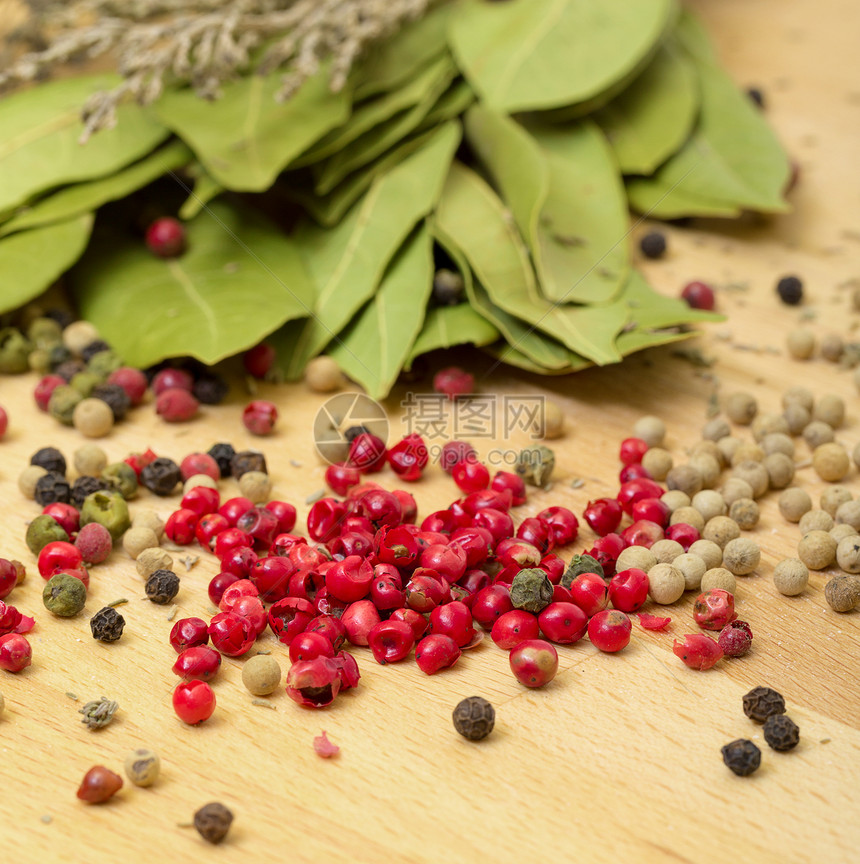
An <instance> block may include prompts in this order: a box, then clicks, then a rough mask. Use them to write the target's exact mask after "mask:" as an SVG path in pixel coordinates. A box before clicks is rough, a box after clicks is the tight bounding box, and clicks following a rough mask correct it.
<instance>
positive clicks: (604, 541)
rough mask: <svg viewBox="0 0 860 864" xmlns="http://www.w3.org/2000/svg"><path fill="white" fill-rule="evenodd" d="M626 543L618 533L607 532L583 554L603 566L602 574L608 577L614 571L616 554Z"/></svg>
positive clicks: (625, 546)
mask: <svg viewBox="0 0 860 864" xmlns="http://www.w3.org/2000/svg"><path fill="white" fill-rule="evenodd" d="M627 545H628V544H627V541H626V540H625V539H624V538H623V537H622V536H621V535H620V534H607V535H606V536H605V537H598V538H597V540H595V541H594V545H593V546H592V547H591V549H589V550H588V551H587V552H586V553H585V554H586V555H590V556H591V557H592V558H594V559H595V560H596V561H597V563H598V564H600V566H601V567H602V568H603V573H604V575H605V576H606V577H607V578H610V577H611V576H612V575H613V574H614V573H615V562H616V561H617V560H618V556H619V555H620V554H621V553H622V552H623V551H624V550H625V549H626V548H627Z"/></svg>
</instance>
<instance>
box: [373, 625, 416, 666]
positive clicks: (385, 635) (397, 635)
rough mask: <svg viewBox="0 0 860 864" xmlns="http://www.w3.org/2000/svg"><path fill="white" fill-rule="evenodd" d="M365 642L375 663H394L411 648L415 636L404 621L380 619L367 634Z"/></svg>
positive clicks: (401, 658)
mask: <svg viewBox="0 0 860 864" xmlns="http://www.w3.org/2000/svg"><path fill="white" fill-rule="evenodd" d="M367 644H368V645H369V646H370V650H371V652H372V653H373V659H374V660H376V662H377V663H382V664H385V663H396V662H397V661H398V660H403V658H404V657H406V656H407V655H408V654H409V652H410V651H411V650H412V646H413V645H414V644H415V636H414V634H413V633H412V628H411V627H410V626H409V625H408V624H407V623H406V622H405V621H396V620H388V621H380V622H379V623H378V624H374V625H373V627H371V629H370V632H369V633H368V634H367Z"/></svg>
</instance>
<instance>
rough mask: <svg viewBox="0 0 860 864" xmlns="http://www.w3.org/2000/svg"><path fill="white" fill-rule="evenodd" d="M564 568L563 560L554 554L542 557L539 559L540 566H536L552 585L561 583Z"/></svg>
mask: <svg viewBox="0 0 860 864" xmlns="http://www.w3.org/2000/svg"><path fill="white" fill-rule="evenodd" d="M566 566H567V565H566V564H565V563H564V559H563V558H562V557H561V556H559V555H556V554H555V553H554V552H550V553H549V554H548V555H544V556H543V558H541V559H540V564H538V567H540V569H541V570H543V572H544V573H546V575H547V577H548V578H549V581H550V582H552V584H553V585H558V583H559V582H561V577H562V576H563V575H564V571H565V568H566Z"/></svg>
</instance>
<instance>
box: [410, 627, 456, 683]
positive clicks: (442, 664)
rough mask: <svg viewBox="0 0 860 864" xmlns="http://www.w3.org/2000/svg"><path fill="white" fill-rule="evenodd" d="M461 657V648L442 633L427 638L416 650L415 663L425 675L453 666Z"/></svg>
mask: <svg viewBox="0 0 860 864" xmlns="http://www.w3.org/2000/svg"><path fill="white" fill-rule="evenodd" d="M459 657H460V648H459V646H458V645H457V643H456V642H455V641H454V640H453V639H452V638H451V637H450V636H445V635H443V634H441V633H435V634H431V635H430V636H425V637H424V638H423V639H422V640H421V641H420V642H419V643H418V645H417V646H416V648H415V662H416V663H417V664H418V668H419V669H420V670H421V671H422V672H423V673H424V674H425V675H434V674H435V673H436V672H438V671H439V670H440V669H447V668H448V667H449V666H453V665H454V664H455V663H456V662H457V660H458V659H459Z"/></svg>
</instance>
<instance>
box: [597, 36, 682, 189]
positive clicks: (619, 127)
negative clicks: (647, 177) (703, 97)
mask: <svg viewBox="0 0 860 864" xmlns="http://www.w3.org/2000/svg"><path fill="white" fill-rule="evenodd" d="M698 110H699V90H698V82H697V80H696V73H695V70H694V69H693V65H692V63H691V62H690V60H689V59H688V58H687V57H686V56H685V55H684V54H683V53H682V52H681V51H680V50H679V48H678V47H677V45H675V44H673V43H672V42H671V41H666V42H664V43H663V45H662V46H661V48H660V50H659V51H658V52H657V54H656V55H655V57H654V59H653V60H652V61H651V63H650V64H649V65H648V67H647V68H646V69H645V71H644V72H643V73H642V74H641V75H639V76H638V77H637V78H636V80H635V81H634V82H633V83H632V84H631V85H630V86H629V87H628V88H627V89H626V90H625V91H624V92H623V93H622V94H621V95H620V96H618V97H617V98H615V99H613V100H612V101H611V102H610V103H609V104H608V105H605V106H604V107H603V108H601V109H600V110H599V111H598V112H597V113H596V114H595V115H594V117H593V119H594V120H595V122H597V124H598V125H599V126H600V128H601V129H602V130H603V132H604V133H605V134H606V137H607V139H608V140H609V143H610V145H611V146H612V149H613V151H614V152H615V156H616V158H617V159H618V164H619V166H620V168H621V171H622V172H623V173H625V174H651V173H653V172H654V171H655V170H656V169H657V168H658V167H659V166H660V164H661V163H663V162H665V161H666V159H668V158H669V157H670V156H671V155H672V154H673V153H675V152H676V151H677V150H679V149H680V147H681V145H682V144H683V143H684V142H685V141H686V140H687V138H688V137H689V135H690V132H691V130H692V128H693V125H694V123H695V122H696V116H697V114H698Z"/></svg>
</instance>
